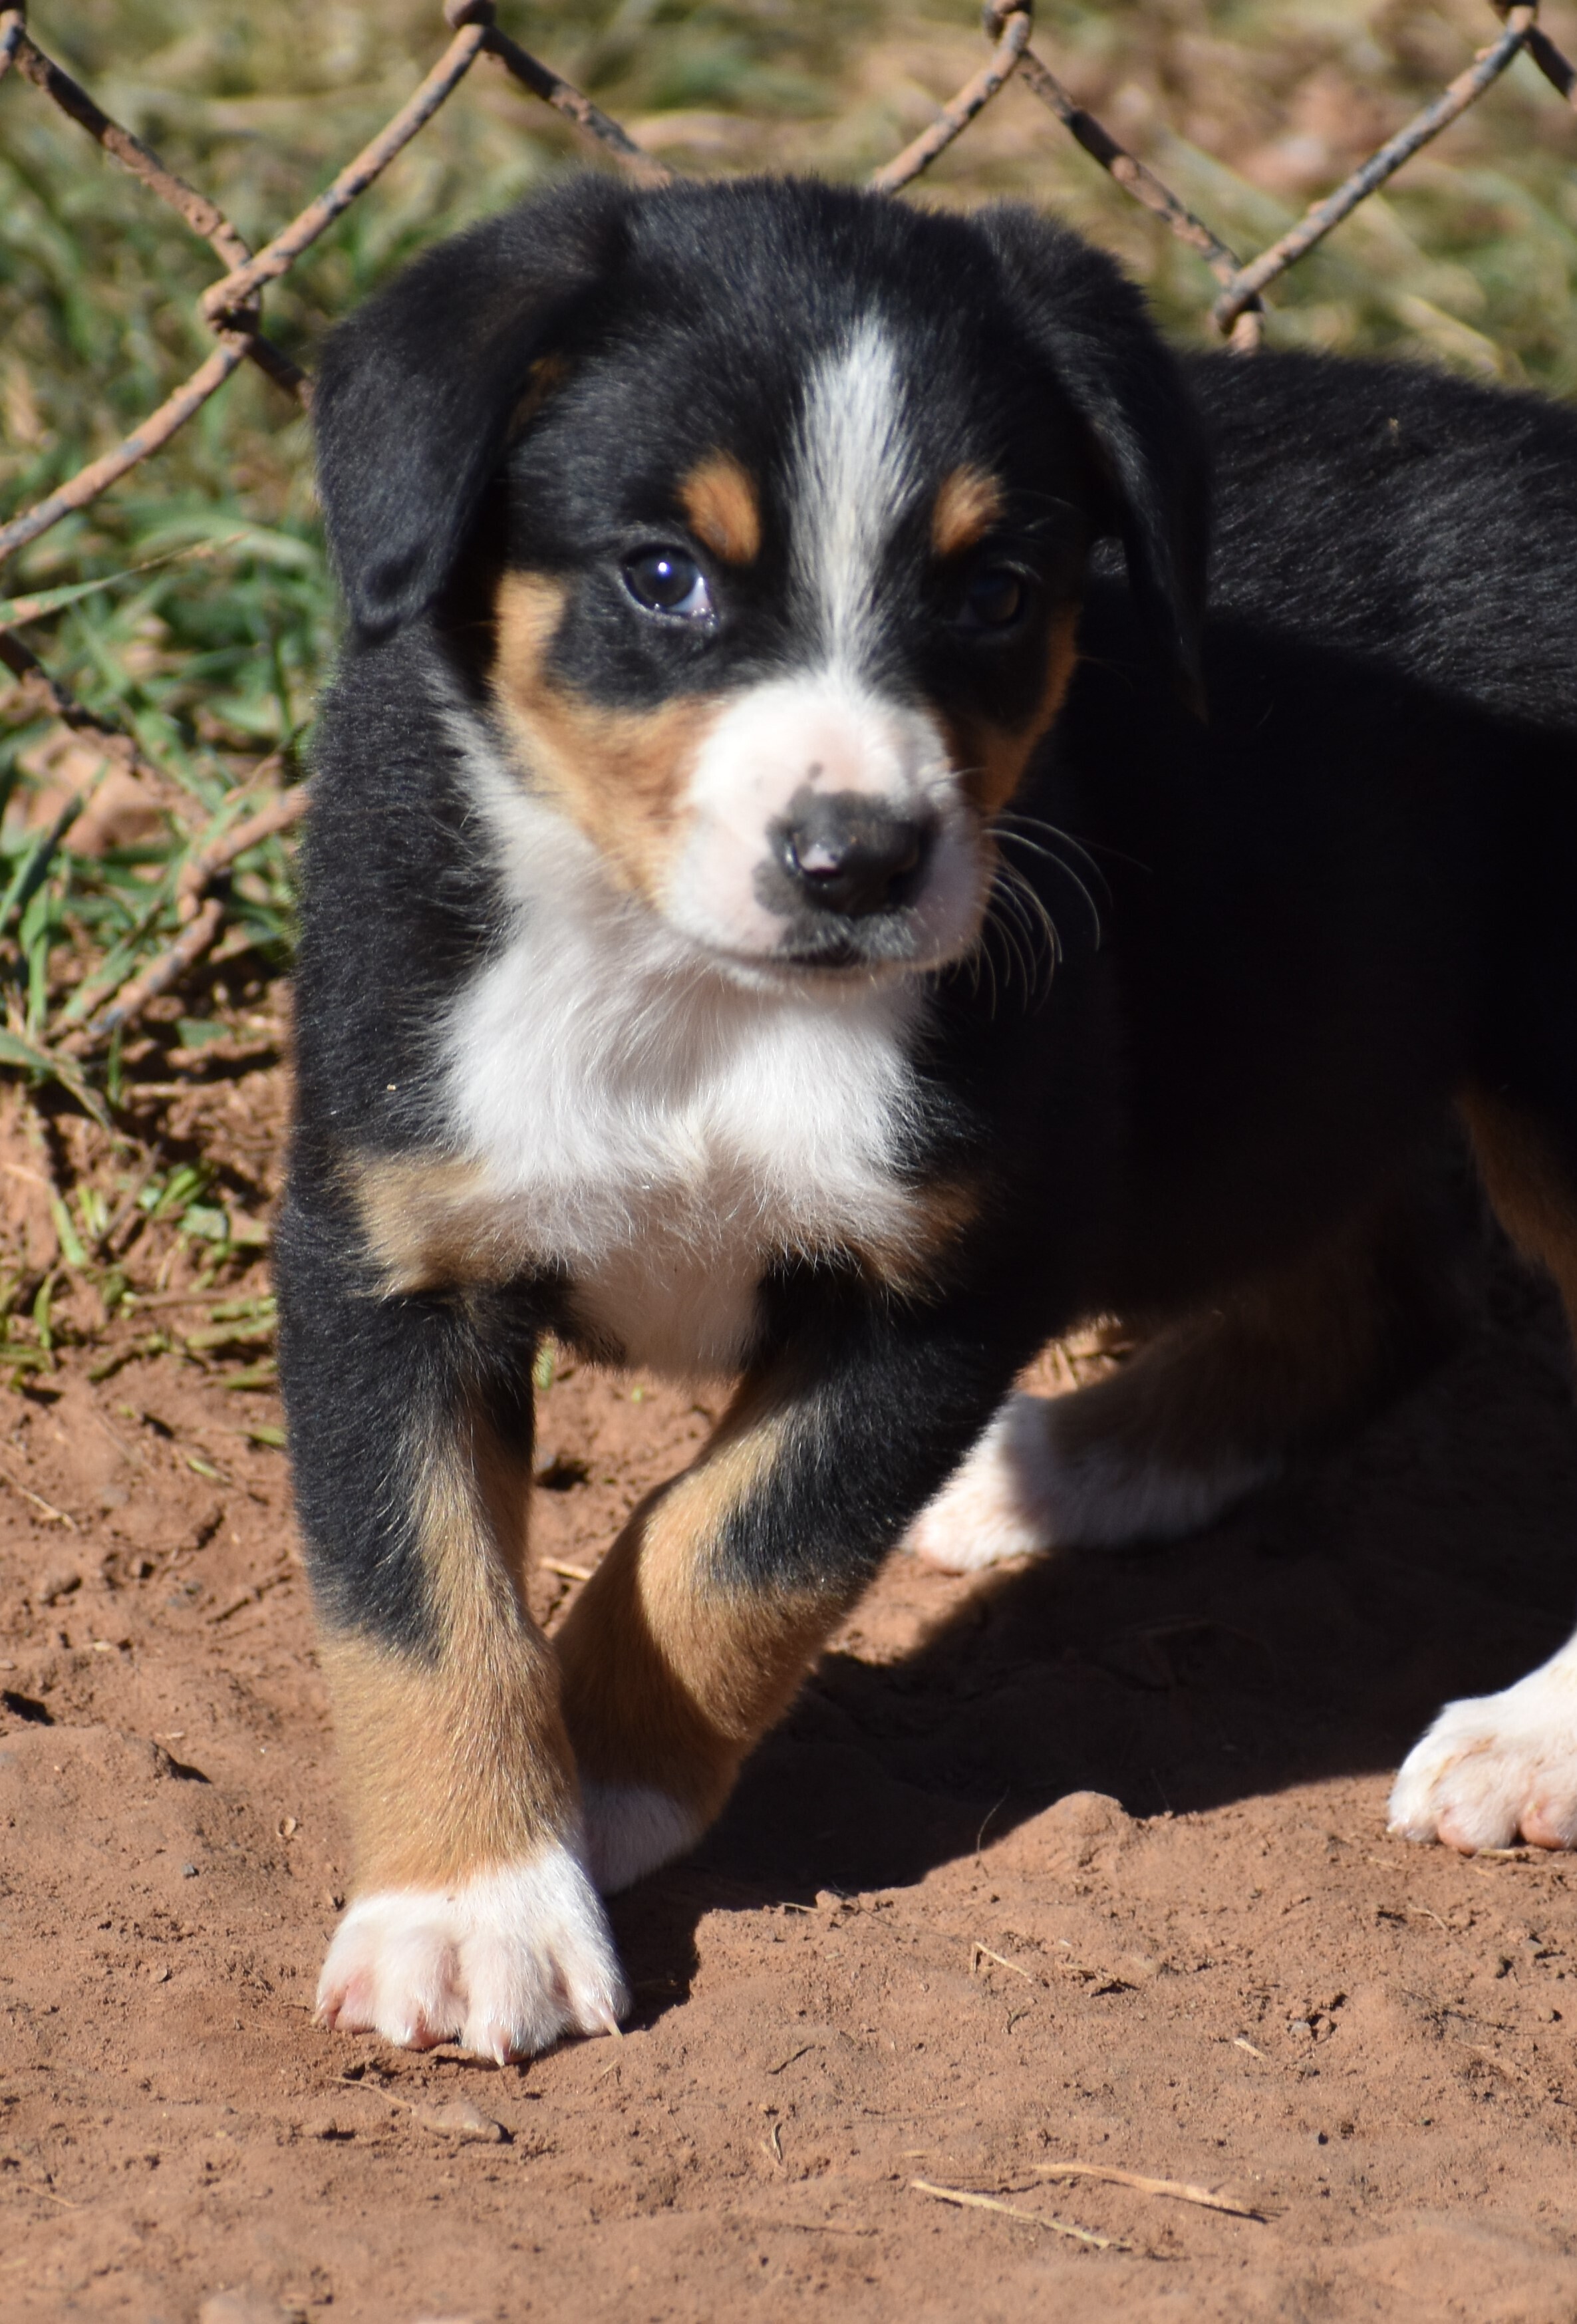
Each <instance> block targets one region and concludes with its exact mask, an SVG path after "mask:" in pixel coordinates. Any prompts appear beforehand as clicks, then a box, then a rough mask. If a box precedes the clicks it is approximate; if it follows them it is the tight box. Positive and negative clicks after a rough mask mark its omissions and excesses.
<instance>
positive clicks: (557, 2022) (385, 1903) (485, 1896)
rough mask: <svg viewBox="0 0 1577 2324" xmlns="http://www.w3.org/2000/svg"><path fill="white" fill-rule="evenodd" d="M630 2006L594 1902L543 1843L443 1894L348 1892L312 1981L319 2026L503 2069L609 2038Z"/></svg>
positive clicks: (572, 1860)
mask: <svg viewBox="0 0 1577 2324" xmlns="http://www.w3.org/2000/svg"><path fill="white" fill-rule="evenodd" d="M628 2006H629V1996H628V1994H627V1993H626V1991H625V1988H624V1980H623V1978H622V1975H621V1974H620V1969H619V1959H618V1955H617V1953H616V1952H615V1951H614V1950H613V1937H612V1935H611V1934H610V1932H609V1929H608V1923H607V1920H606V1917H605V1915H604V1912H603V1907H602V1903H601V1900H600V1898H599V1897H598V1895H597V1894H596V1891H595V1888H594V1887H593V1886H592V1884H591V1882H590V1880H589V1879H588V1878H587V1877H586V1870H585V1867H584V1866H583V1865H582V1863H581V1862H580V1859H579V1858H578V1857H577V1856H576V1855H573V1854H571V1852H570V1851H569V1849H567V1848H563V1847H560V1846H558V1845H557V1844H555V1845H554V1846H553V1847H551V1848H549V1849H543V1851H542V1852H541V1853H540V1854H539V1855H538V1856H536V1857H533V1858H531V1860H530V1862H529V1863H527V1864H519V1865H512V1866H510V1867H507V1868H506V1869H504V1870H503V1871H498V1872H487V1873H482V1874H480V1875H478V1877H476V1878H475V1879H474V1880H468V1881H466V1882H464V1883H463V1884H461V1885H460V1886H457V1887H454V1888H451V1889H447V1890H446V1889H423V1888H391V1889H383V1890H382V1891H380V1892H378V1893H376V1894H374V1895H368V1896H358V1897H357V1898H356V1900H355V1904H352V1906H351V1908H350V1910H349V1912H348V1913H346V1916H345V1918H344V1920H343V1921H342V1922H341V1923H340V1924H339V1927H338V1929H337V1931H336V1932H335V1937H334V1942H333V1943H332V1944H331V1945H330V1947H329V1949H328V1958H327V1960H326V1961H325V1962H324V1964H323V1975H322V1977H321V1978H319V1979H318V2019H319V2021H320V2023H321V2024H325V2025H329V2026H338V2027H339V2028H340V2029H341V2030H342V2031H345V2032H349V2033H382V2034H383V2035H385V2036H386V2038H387V2039H388V2040H390V2041H391V2042H398V2043H400V2044H401V2047H403V2048H405V2049H408V2050H430V2049H431V2048H432V2047H433V2045H434V2044H435V2043H438V2042H457V2043H459V2044H460V2046H461V2047H462V2048H463V2049H466V2050H472V2051H475V2052H476V2054H477V2055H478V2056H479V2057H484V2058H492V2059H494V2060H495V2061H497V2063H498V2064H500V2065H501V2066H502V2065H503V2064H504V2063H505V2062H506V2061H507V2060H509V2059H511V2058H526V2057H530V2055H531V2054H532V2053H533V2052H536V2051H538V2050H546V2049H548V2048H549V2046H550V2044H551V2043H554V2042H556V2041H557V2040H558V2037H559V2035H560V2034H561V2033H612V2032H613V2029H614V2027H615V2026H616V2025H617V2024H618V2022H619V2019H620V2017H621V2016H622V2014H623V2012H624V2011H625V2009H626V2008H627V2007H628Z"/></svg>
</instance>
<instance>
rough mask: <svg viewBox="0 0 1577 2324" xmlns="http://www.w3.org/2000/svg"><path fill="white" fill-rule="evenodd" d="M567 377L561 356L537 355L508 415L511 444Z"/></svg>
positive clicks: (528, 425) (566, 364)
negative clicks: (518, 398)
mask: <svg viewBox="0 0 1577 2324" xmlns="http://www.w3.org/2000/svg"><path fill="white" fill-rule="evenodd" d="M568 377H569V365H568V363H567V361H566V359H565V358H564V356H563V355H539V356H538V357H537V360H536V362H535V363H534V364H532V365H531V367H530V371H528V372H527V374H526V384H525V387H524V389H523V390H522V391H521V399H520V401H519V402H518V403H517V404H516V405H515V408H514V410H512V412H511V414H510V420H509V431H508V433H509V440H510V442H511V443H513V442H514V441H515V439H516V438H517V437H519V436H522V435H523V434H524V433H525V431H526V429H528V428H529V427H530V424H531V421H532V420H534V419H535V418H536V416H537V414H538V412H539V411H540V410H541V409H542V406H543V405H544V404H545V403H546V402H547V401H548V398H549V396H550V395H552V394H554V393H555V392H557V391H558V389H559V388H561V387H562V386H563V384H564V383H565V381H566V380H567V378H568Z"/></svg>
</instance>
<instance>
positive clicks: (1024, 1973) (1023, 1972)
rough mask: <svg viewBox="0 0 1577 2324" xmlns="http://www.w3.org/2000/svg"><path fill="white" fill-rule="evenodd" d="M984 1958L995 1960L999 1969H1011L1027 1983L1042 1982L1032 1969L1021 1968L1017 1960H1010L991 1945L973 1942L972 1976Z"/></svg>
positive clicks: (970, 1961) (970, 1953)
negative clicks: (993, 1949) (996, 1951)
mask: <svg viewBox="0 0 1577 2324" xmlns="http://www.w3.org/2000/svg"><path fill="white" fill-rule="evenodd" d="M982 1960H989V1961H995V1963H996V1965H997V1967H998V1968H999V1969H1011V1970H1012V1972H1013V1974H1014V1976H1015V1977H1021V1978H1023V1979H1024V1981H1025V1983H1026V1984H1027V1985H1038V1983H1039V1982H1040V1980H1039V1978H1037V1977H1036V1976H1035V1975H1034V1974H1033V1973H1032V1972H1031V1971H1030V1970H1028V1969H1020V1968H1019V1964H1018V1962H1017V1961H1010V1960H1007V1959H1006V1958H1005V1957H1004V1956H1003V1955H1002V1954H1001V1953H994V1952H992V1950H991V1947H990V1945H982V1944H973V1945H971V1947H970V1949H969V1973H970V1975H971V1977H973V1976H974V1975H975V1974H976V1972H977V1971H978V1970H979V1968H980V1965H981V1963H982Z"/></svg>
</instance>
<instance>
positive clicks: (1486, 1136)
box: [1457, 1089, 1577, 1338]
mask: <svg viewBox="0 0 1577 2324" xmlns="http://www.w3.org/2000/svg"><path fill="white" fill-rule="evenodd" d="M1457 1110H1458V1111H1459V1112H1460V1113H1461V1115H1462V1120H1464V1121H1465V1122H1466V1123H1467V1126H1468V1134H1469V1136H1470V1137H1471V1139H1472V1141H1473V1158H1474V1159H1475V1161H1476V1162H1477V1163H1478V1166H1479V1176H1480V1177H1481V1178H1482V1180H1483V1182H1484V1191H1485V1193H1486V1194H1488V1195H1489V1201H1490V1203H1491V1204H1492V1205H1493V1208H1494V1211H1495V1215H1496V1217H1497V1218H1498V1219H1499V1222H1500V1223H1501V1225H1502V1226H1503V1227H1504V1228H1505V1230H1506V1231H1507V1233H1508V1235H1509V1236H1510V1237H1511V1240H1512V1241H1513V1242H1514V1243H1515V1244H1516V1245H1517V1249H1518V1250H1520V1251H1521V1252H1522V1254H1523V1256H1524V1258H1526V1259H1534V1260H1535V1261H1536V1262H1537V1264H1538V1265H1539V1266H1541V1267H1543V1268H1546V1269H1547V1270H1548V1272H1549V1274H1550V1275H1551V1277H1553V1278H1554V1285H1555V1287H1556V1289H1557V1290H1558V1291H1559V1293H1560V1295H1561V1299H1562V1303H1563V1305H1564V1307H1565V1310H1566V1320H1567V1323H1569V1324H1570V1326H1571V1328H1572V1335H1573V1338H1577V1186H1573V1185H1572V1176H1571V1174H1570V1172H1569V1171H1568V1170H1567V1169H1566V1167H1564V1165H1563V1163H1562V1162H1561V1160H1560V1158H1559V1157H1558V1156H1557V1155H1556V1153H1555V1151H1554V1147H1553V1146H1552V1145H1551V1143H1550V1141H1549V1139H1548V1138H1547V1137H1546V1136H1545V1132H1544V1131H1543V1130H1541V1129H1540V1127H1539V1125H1538V1123H1537V1122H1536V1121H1535V1120H1532V1119H1531V1118H1530V1117H1529V1116H1528V1115H1527V1114H1526V1113H1524V1112H1523V1111H1521V1109H1520V1108H1519V1107H1517V1106H1515V1105H1511V1104H1508V1102H1507V1101H1506V1100H1505V1099H1504V1098H1499V1097H1495V1096H1492V1095H1491V1094H1490V1093H1489V1091H1487V1090H1477V1089H1475V1090H1468V1091H1465V1092H1464V1093H1462V1096H1461V1097H1460V1098H1459V1099H1458V1101H1457Z"/></svg>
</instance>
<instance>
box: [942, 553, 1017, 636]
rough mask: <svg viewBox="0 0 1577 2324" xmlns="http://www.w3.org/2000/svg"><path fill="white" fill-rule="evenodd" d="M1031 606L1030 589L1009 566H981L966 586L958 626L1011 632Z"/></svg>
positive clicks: (968, 628) (958, 616)
mask: <svg viewBox="0 0 1577 2324" xmlns="http://www.w3.org/2000/svg"><path fill="white" fill-rule="evenodd" d="M1028 603H1029V585H1028V581H1026V579H1025V577H1024V576H1023V574H1022V573H1019V572H1017V571H1015V569H1014V567H1012V566H1010V565H982V567H980V568H979V570H978V571H976V572H974V573H972V574H971V575H970V576H969V579H968V580H967V581H966V582H965V583H964V595H963V599H962V601H961V603H960V604H959V608H958V615H957V619H958V623H959V626H960V628H961V629H965V630H1010V629H1011V628H1012V626H1013V624H1014V622H1016V621H1017V620H1018V619H1019V615H1020V614H1021V613H1023V611H1024V609H1025V607H1026V606H1027V605H1028Z"/></svg>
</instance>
